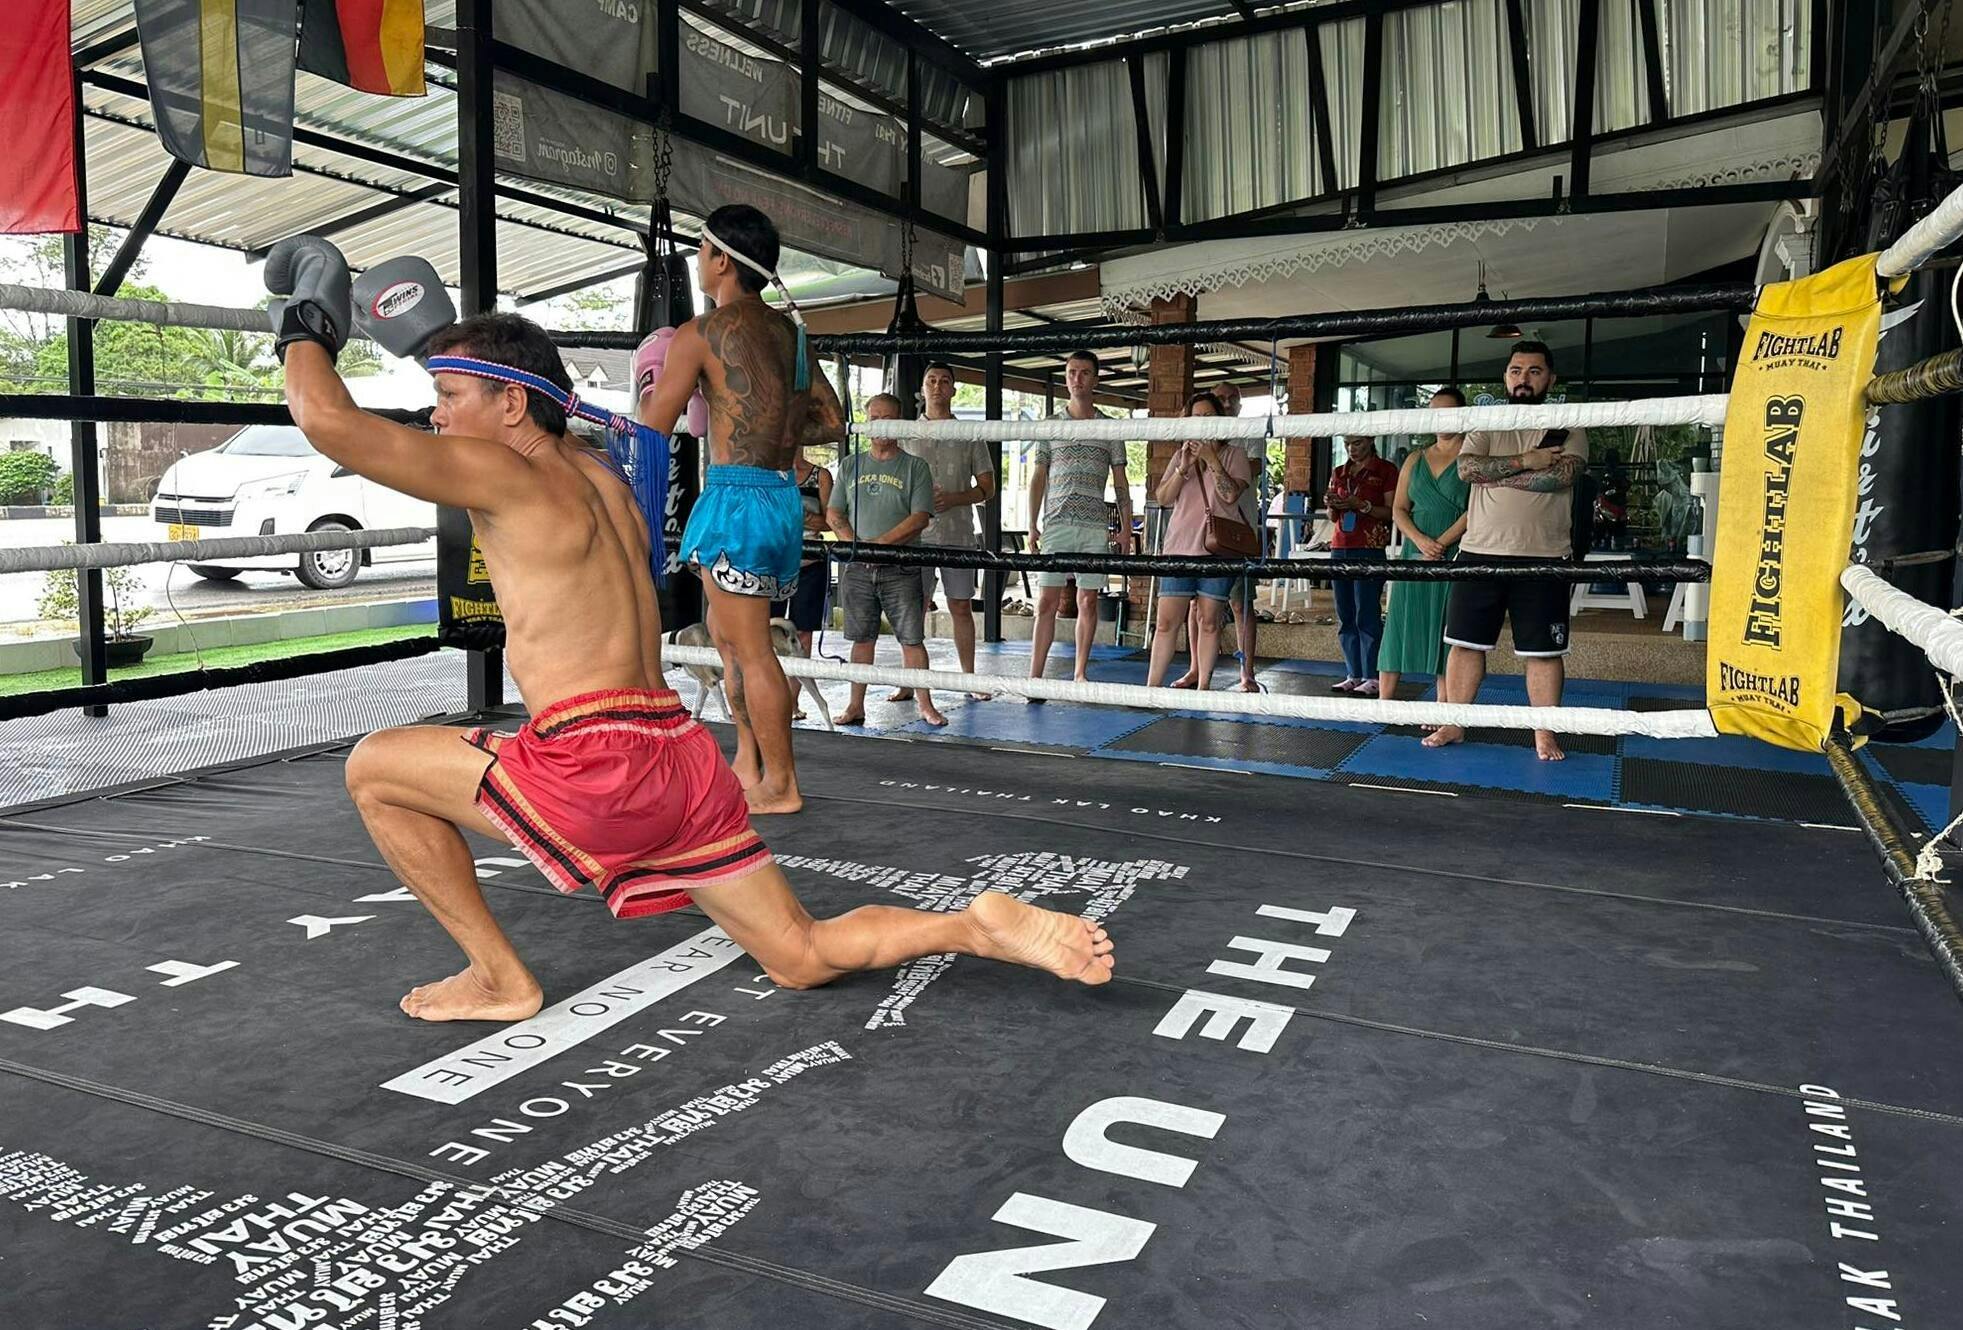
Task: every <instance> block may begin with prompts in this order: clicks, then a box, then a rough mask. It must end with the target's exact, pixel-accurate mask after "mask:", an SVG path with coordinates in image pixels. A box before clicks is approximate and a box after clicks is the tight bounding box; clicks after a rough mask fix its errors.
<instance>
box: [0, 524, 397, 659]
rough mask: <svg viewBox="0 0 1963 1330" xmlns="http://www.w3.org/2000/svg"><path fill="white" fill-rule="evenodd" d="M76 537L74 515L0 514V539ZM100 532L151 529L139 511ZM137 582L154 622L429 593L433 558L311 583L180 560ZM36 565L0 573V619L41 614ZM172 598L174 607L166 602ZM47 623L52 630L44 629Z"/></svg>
mask: <svg viewBox="0 0 1963 1330" xmlns="http://www.w3.org/2000/svg"><path fill="white" fill-rule="evenodd" d="M74 538H75V523H74V521H73V519H71V518H66V517H61V518H44V519H33V520H28V521H15V522H0V546H27V545H59V544H60V543H61V542H62V541H64V540H73V539H74ZM102 538H103V539H104V540H156V539H159V538H160V537H159V535H158V529H157V528H156V527H155V526H154V525H152V524H151V522H150V520H149V519H148V518H144V517H106V518H104V519H103V521H102ZM135 571H136V576H137V578H138V580H139V583H140V585H141V587H142V590H141V592H140V593H139V595H138V603H139V604H142V605H147V606H150V607H151V608H153V609H155V610H156V611H157V613H156V615H155V617H153V618H152V619H151V620H150V622H151V624H152V625H153V626H155V625H160V624H165V623H170V622H173V621H174V620H175V618H176V615H177V614H179V613H181V614H183V615H184V616H185V617H186V618H204V617H212V616H217V615H228V614H270V613H272V612H274V611H277V610H286V609H297V608H310V607H315V606H320V605H358V604H364V603H366V602H369V601H378V600H414V599H418V598H421V597H426V596H433V595H435V594H436V560H435V559H434V558H433V557H432V558H428V559H416V560H410V561H407V562H403V563H390V564H383V565H380V566H379V567H374V568H366V569H363V570H362V573H361V576H359V577H357V578H356V579H355V580H354V583H353V584H352V585H351V586H346V587H343V588H341V589H340V590H339V591H315V590H313V589H312V588H310V587H306V586H302V585H301V584H300V581H299V579H297V578H295V577H293V576H291V575H289V574H286V573H257V572H247V573H241V574H240V575H239V576H238V578H237V579H236V580H234V581H231V582H207V581H205V580H204V579H203V578H201V577H199V576H197V575H196V574H195V573H192V572H191V571H189V570H188V569H186V568H185V567H183V566H182V565H181V564H160V563H150V564H138V565H137V566H136V570H135ZM44 576H45V575H44V574H41V573H14V574H10V575H5V576H0V624H28V623H33V622H34V621H36V620H38V619H39V618H40V617H41V616H40V613H39V611H38V610H37V609H36V608H35V606H36V602H38V601H39V599H40V596H41V587H42V583H43V579H44ZM173 603H174V604H175V606H176V609H175V611H174V612H173V610H172V608H171V606H172V604H173ZM51 631H52V630H51Z"/></svg>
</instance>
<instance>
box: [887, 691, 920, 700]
mask: <svg viewBox="0 0 1963 1330" xmlns="http://www.w3.org/2000/svg"><path fill="white" fill-rule="evenodd" d="M886 700H887V701H888V702H911V701H913V689H911V688H895V689H894V690H893V692H892V693H891V695H889V696H888V697H887V699H886Z"/></svg>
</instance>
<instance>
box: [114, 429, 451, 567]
mask: <svg viewBox="0 0 1963 1330" xmlns="http://www.w3.org/2000/svg"><path fill="white" fill-rule="evenodd" d="M150 518H151V520H152V521H154V522H156V523H157V524H158V526H159V527H161V528H162V531H161V533H160V534H159V535H158V537H157V539H159V540H202V539H207V538H213V537H218V536H273V535H281V536H283V535H291V534H293V533H295V532H300V531H361V530H375V529H379V528H384V527H401V526H417V527H433V526H435V525H436V505H435V504H432V503H425V502H423V501H422V500H421V499H412V498H410V497H409V496H408V495H406V494H402V493H399V492H398V491H396V490H391V489H384V488H382V487H381V486H380V485H377V484H375V483H374V482H373V481H368V480H363V479H362V478H361V477H360V476H357V475H355V474H354V473H353V472H352V471H349V470H347V469H346V468H344V467H340V466H337V465H335V463H334V462H333V461H332V460H331V459H329V458H326V457H323V456H321V455H320V454H319V453H317V452H315V451H314V447H313V445H312V444H310V443H308V442H307V439H306V436H305V435H303V434H301V433H300V431H299V430H297V429H294V428H293V427H292V426H290V425H248V426H247V427H246V428H245V429H243V430H241V431H239V432H238V433H237V434H234V435H233V436H232V437H231V438H229V439H227V440H225V442H223V443H221V444H219V445H218V446H217V447H216V448H212V449H210V450H209V451H206V452H202V453H192V454H191V455H189V456H188V457H180V458H178V459H177V461H175V462H173V463H171V466H170V469H169V470H167V471H165V472H164V474H163V478H162V479H161V480H159V481H158V482H157V494H156V497H155V498H153V499H152V500H151V501H150ZM435 557H436V542H435V541H434V540H429V541H424V542H422V543H420V544H416V545H391V546H388V547H386V548H383V549H372V550H323V551H320V552H317V553H312V554H272V555H266V556H264V557H261V558H254V559H214V560H212V561H211V562H210V563H194V564H191V565H190V569H191V571H192V572H194V573H196V574H197V575H198V576H199V577H206V578H210V579H211V580H212V581H215V582H224V581H229V580H231V579H232V578H235V577H237V576H238V575H239V574H240V573H241V572H243V571H245V570H246V569H248V568H257V569H264V570H266V571H269V572H283V573H292V574H293V575H294V576H296V577H298V578H299V579H300V580H301V581H302V582H304V583H306V584H307V585H308V586H310V587H315V588H318V589H320V590H327V589H330V588H333V587H343V586H346V585H347V584H348V583H350V582H352V581H354V579H355V577H356V576H357V575H358V574H359V573H360V572H361V570H362V568H363V567H365V566H367V565H368V564H371V563H397V562H403V561H408V560H415V559H433V558H435Z"/></svg>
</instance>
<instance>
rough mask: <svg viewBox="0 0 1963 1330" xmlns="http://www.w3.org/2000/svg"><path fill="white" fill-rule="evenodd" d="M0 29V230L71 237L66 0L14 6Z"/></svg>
mask: <svg viewBox="0 0 1963 1330" xmlns="http://www.w3.org/2000/svg"><path fill="white" fill-rule="evenodd" d="M9 8H10V10H11V12H10V13H9V14H8V15H7V21H6V22H5V23H0V125H4V126H6V132H5V133H0V232H3V233H6V234H9V235H19V234H23V233H28V232H37V231H79V230H81V229H82V219H81V215H80V210H79V209H78V208H77V207H76V194H75V89H74V85H73V84H72V83H71V82H70V77H69V70H68V0H17V3H16V4H15V5H12V6H9Z"/></svg>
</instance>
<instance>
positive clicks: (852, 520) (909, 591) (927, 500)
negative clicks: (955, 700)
mask: <svg viewBox="0 0 1963 1330" xmlns="http://www.w3.org/2000/svg"><path fill="white" fill-rule="evenodd" d="M866 418H867V419H868V420H898V419H899V418H900V399H899V398H897V397H895V396H893V395H892V394H891V393H880V394H878V395H877V396H875V397H874V398H872V400H870V401H868V402H867V403H866ZM869 444H870V446H869V447H868V449H867V450H866V451H865V452H862V453H850V454H848V455H847V456H846V457H844V458H843V459H842V460H841V461H840V462H839V464H838V480H837V482H836V483H835V484H833V486H832V497H831V502H830V505H829V507H828V509H827V513H828V515H829V517H830V518H831V525H832V532H833V534H835V535H836V536H837V537H838V538H839V539H840V540H847V541H861V540H862V541H864V542H866V543H868V544H873V545H911V544H914V543H915V542H916V541H918V540H919V539H920V533H921V532H923V531H925V530H926V529H927V523H928V521H929V520H930V519H931V518H932V517H933V515H934V473H933V472H932V471H930V470H929V469H928V467H927V464H926V463H925V462H923V461H921V460H920V459H919V458H918V457H913V456H909V455H908V454H906V453H903V452H901V451H900V445H899V442H898V441H897V440H895V439H882V438H880V437H878V436H877V435H874V436H872V437H871V438H870V440H869ZM838 591H839V600H840V601H841V602H842V603H843V605H844V606H845V637H846V640H847V641H849V642H851V643H852V663H853V664H855V665H870V664H872V660H873V655H874V653H875V648H876V647H877V645H878V642H879V619H880V615H881V614H882V613H884V615H885V616H886V620H887V622H888V623H890V624H892V625H893V636H894V637H896V638H898V639H899V643H900V657H901V659H902V660H903V661H904V662H905V663H906V666H907V668H908V669H914V670H924V669H926V668H927V637H926V626H927V625H926V620H927V616H926V607H925V604H924V602H923V601H922V600H921V597H920V570H919V569H918V568H901V567H897V566H895V565H892V564H864V563H848V564H846V565H845V567H844V568H843V569H841V570H840V571H839V576H838ZM914 702H915V704H916V705H917V706H918V707H919V708H920V719H922V720H923V721H926V722H927V723H928V724H929V725H934V726H940V725H945V724H947V717H946V716H943V715H942V714H941V713H940V712H939V711H938V710H937V709H936V708H935V706H934V698H933V694H932V693H930V692H928V691H927V690H926V689H925V688H917V689H915V690H914ZM837 723H838V724H840V725H863V724H865V723H866V686H865V685H864V684H862V683H855V684H853V685H852V697H851V700H850V701H849V702H847V703H846V706H845V710H844V711H842V712H840V713H839V714H838V721H837Z"/></svg>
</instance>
